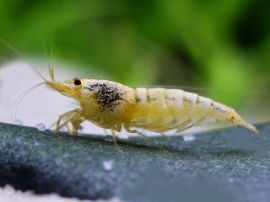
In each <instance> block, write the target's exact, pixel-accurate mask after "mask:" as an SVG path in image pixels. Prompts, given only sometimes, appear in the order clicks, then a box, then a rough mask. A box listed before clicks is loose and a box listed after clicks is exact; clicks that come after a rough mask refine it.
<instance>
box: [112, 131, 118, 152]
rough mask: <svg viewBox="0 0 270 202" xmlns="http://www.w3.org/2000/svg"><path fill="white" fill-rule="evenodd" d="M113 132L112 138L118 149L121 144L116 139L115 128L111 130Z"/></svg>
mask: <svg viewBox="0 0 270 202" xmlns="http://www.w3.org/2000/svg"><path fill="white" fill-rule="evenodd" d="M111 132H112V138H113V142H114V145H115V147H116V149H117V150H119V146H118V144H117V141H116V136H115V132H114V130H111Z"/></svg>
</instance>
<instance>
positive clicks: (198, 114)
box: [0, 38, 260, 149]
mask: <svg viewBox="0 0 270 202" xmlns="http://www.w3.org/2000/svg"><path fill="white" fill-rule="evenodd" d="M0 41H2V42H3V43H5V44H6V45H7V46H9V47H10V48H11V49H13V50H14V48H13V47H12V46H11V45H9V44H7V43H6V42H5V41H4V40H3V39H1V38H0ZM15 51H16V52H18V51H17V50H16V49H15ZM19 54H20V53H19ZM20 56H22V55H21V54H20ZM31 66H32V65H31ZM32 67H33V66H32ZM34 70H35V69H34ZM35 71H36V72H37V73H38V75H39V76H40V77H41V78H42V79H43V81H44V82H42V83H40V84H37V85H35V86H34V87H33V88H36V87H38V86H41V85H46V86H48V87H49V88H51V89H53V90H55V91H57V92H59V93H61V94H63V95H64V96H67V97H71V98H74V99H76V100H78V101H79V103H80V107H78V108H76V109H74V110H72V111H69V112H66V113H64V114H62V115H60V116H59V118H58V120H57V122H56V129H55V132H58V131H59V130H60V129H61V128H63V127H66V128H67V129H68V132H69V133H70V134H78V131H79V130H80V129H82V127H81V124H82V123H83V122H84V121H89V122H91V123H93V124H95V125H97V126H99V127H101V128H103V129H109V130H111V134H112V138H113V141H114V144H115V146H116V147H117V148H118V145H117V142H116V137H115V132H120V131H121V130H122V129H123V128H124V129H125V130H126V131H128V132H130V133H137V134H138V135H140V136H142V137H143V138H144V139H146V140H148V141H150V142H151V143H152V144H154V145H156V146H158V147H159V148H161V147H160V146H159V145H157V144H156V143H155V142H153V141H152V140H151V139H150V138H148V137H147V136H145V135H144V134H143V133H141V132H140V131H139V130H138V129H144V130H148V131H153V132H157V133H161V134H162V133H165V132H167V131H170V130H175V131H176V132H180V131H184V130H186V129H188V128H191V127H193V126H198V125H200V124H201V123H202V122H203V121H204V120H205V119H206V118H208V117H210V118H214V119H216V120H220V121H225V122H230V123H232V124H234V125H238V126H242V127H245V128H247V129H249V130H250V131H252V132H253V133H255V134H257V135H260V132H259V131H258V130H257V129H256V128H255V127H254V126H253V125H251V124H249V123H247V122H246V121H245V120H244V119H243V118H242V117H241V116H240V115H239V114H238V113H237V112H236V111H235V110H234V109H232V108H230V107H228V106H225V105H223V104H221V103H218V102H215V101H213V100H212V99H209V98H205V97H202V96H199V95H197V94H195V93H190V92H185V91H183V90H180V89H165V88H131V87H128V86H126V85H123V84H121V83H117V82H113V81H108V80H101V79H95V78H74V79H73V80H71V81H66V82H61V81H56V80H55V76H54V72H53V68H52V67H50V65H49V74H50V78H51V81H47V80H46V79H45V78H44V77H43V76H42V75H41V74H40V73H39V72H38V71H37V70H35ZM33 88H32V89H33ZM30 90H31V89H30ZM27 93H28V92H27ZM70 126H71V127H72V128H71V129H70ZM161 149H162V148H161Z"/></svg>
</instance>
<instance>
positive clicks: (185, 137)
mask: <svg viewBox="0 0 270 202" xmlns="http://www.w3.org/2000/svg"><path fill="white" fill-rule="evenodd" d="M183 139H184V141H186V142H188V141H193V140H195V136H194V135H184V136H183Z"/></svg>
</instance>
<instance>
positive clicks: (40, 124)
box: [36, 123, 47, 131]
mask: <svg viewBox="0 0 270 202" xmlns="http://www.w3.org/2000/svg"><path fill="white" fill-rule="evenodd" d="M36 128H37V129H38V130H40V131H44V130H46V129H47V128H46V126H45V125H44V124H43V123H38V124H37V125H36Z"/></svg>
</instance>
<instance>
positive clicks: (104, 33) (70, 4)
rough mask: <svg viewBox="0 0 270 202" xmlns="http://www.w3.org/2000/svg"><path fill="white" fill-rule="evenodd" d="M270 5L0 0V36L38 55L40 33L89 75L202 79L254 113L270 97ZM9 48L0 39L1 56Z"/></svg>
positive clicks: (210, 90)
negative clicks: (101, 73) (98, 73)
mask: <svg viewBox="0 0 270 202" xmlns="http://www.w3.org/2000/svg"><path fill="white" fill-rule="evenodd" d="M269 11H270V1H263V0H257V1H252V0H223V1H219V0H214V1H208V0H205V1H201V0H182V1H176V0H168V1H164V0H145V1H134V0H114V1H112V0H76V1H74V0H72V1H71V0H46V1H41V0H9V1H4V0H2V1H0V37H2V38H3V39H5V40H6V41H8V42H9V43H11V44H13V45H14V46H15V47H16V48H17V49H19V50H20V51H21V52H22V53H23V54H24V55H27V56H32V57H42V56H43V55H44V51H43V48H42V37H41V35H43V37H44V38H45V41H46V42H47V43H46V44H47V47H49V46H50V42H49V41H50V40H51V38H53V56H54V59H55V60H56V61H64V62H65V63H66V64H71V65H72V66H73V67H74V68H78V71H84V72H86V75H87V77H90V76H91V75H96V73H97V72H103V73H104V78H105V79H110V80H115V81H119V82H122V83H125V84H131V85H140V86H149V85H159V86H160V85H172V86H192V87H203V88H204V87H205V88H206V89H201V91H203V92H201V93H200V94H203V95H206V96H210V97H211V98H214V99H216V100H218V101H220V102H224V103H225V104H227V105H232V106H234V107H240V106H243V105H245V106H246V107H247V108H248V107H249V109H247V110H249V111H250V113H253V111H254V112H255V111H256V113H257V114H258V113H260V111H258V110H257V109H259V108H260V109H261V111H262V112H263V111H264V112H265V109H266V108H267V109H268V108H269V100H270V99H269V97H270V95H269V89H270V79H269V78H270V68H269V66H270V12H269ZM14 55H15V54H14V52H12V51H10V50H9V49H8V48H7V47H4V46H2V45H1V46H0V62H4V61H6V60H7V59H10V58H16V57H17V56H16V55H15V56H14ZM56 68H57V67H56ZM79 68H81V69H79ZM76 71H77V70H76ZM195 91H197V90H195ZM246 100H248V101H249V102H248V103H252V104H247V102H246ZM251 106H255V109H254V108H253V107H251ZM251 108H252V109H251Z"/></svg>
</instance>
